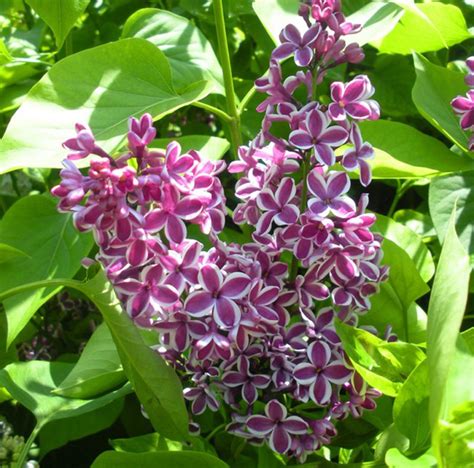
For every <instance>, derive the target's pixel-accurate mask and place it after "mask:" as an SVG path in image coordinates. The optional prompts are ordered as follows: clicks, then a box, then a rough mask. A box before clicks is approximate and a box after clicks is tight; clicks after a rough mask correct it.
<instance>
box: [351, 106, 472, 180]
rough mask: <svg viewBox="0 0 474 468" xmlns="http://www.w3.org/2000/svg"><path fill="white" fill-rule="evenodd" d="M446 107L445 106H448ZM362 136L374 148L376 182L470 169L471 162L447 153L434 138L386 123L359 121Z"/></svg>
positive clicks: (398, 124) (402, 125)
mask: <svg viewBox="0 0 474 468" xmlns="http://www.w3.org/2000/svg"><path fill="white" fill-rule="evenodd" d="M448 105H449V103H448ZM360 128H361V130H362V135H363V136H364V139H365V140H366V141H368V142H369V143H370V144H371V145H372V146H373V147H374V148H375V159H374V160H373V161H372V162H371V165H372V171H373V176H374V178H376V179H387V178H388V179H394V178H402V179H417V178H420V177H430V176H434V175H439V174H440V173H441V174H442V173H448V172H454V171H468V170H470V169H474V161H472V160H471V159H470V158H468V157H466V156H459V155H457V154H455V153H453V152H452V151H450V150H449V149H448V148H447V147H446V146H445V145H443V144H442V143H441V142H440V141H439V140H437V139H436V138H433V137H430V136H428V135H425V134H424V133H422V132H420V131H419V130H416V129H415V128H413V127H411V126H409V125H406V124H403V123H399V122H392V121H388V120H377V121H370V122H362V123H361V124H360Z"/></svg>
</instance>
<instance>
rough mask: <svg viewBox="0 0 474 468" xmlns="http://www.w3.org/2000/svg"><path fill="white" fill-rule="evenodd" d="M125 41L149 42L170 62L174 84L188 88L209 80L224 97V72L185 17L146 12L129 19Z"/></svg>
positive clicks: (124, 34) (163, 12) (125, 29)
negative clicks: (198, 82)
mask: <svg viewBox="0 0 474 468" xmlns="http://www.w3.org/2000/svg"><path fill="white" fill-rule="evenodd" d="M122 37H139V38H142V39H147V40H148V41H150V42H151V43H152V44H154V45H155V46H156V47H158V48H159V49H160V50H161V52H163V53H164V54H165V55H166V57H167V58H168V60H169V64H170V66H171V71H172V74H173V83H174V84H175V86H177V87H186V86H187V85H188V84H189V83H193V82H195V81H199V80H203V79H204V80H210V81H212V83H213V85H214V89H215V91H216V92H219V93H220V94H224V82H223V77H222V70H221V67H220V64H219V61H218V60H217V57H216V55H215V53H214V50H213V49H212V46H211V44H210V43H209V41H208V40H207V39H206V37H205V36H204V34H202V32H201V31H200V30H199V29H198V28H197V27H196V25H195V24H194V23H192V22H191V21H189V20H188V19H187V18H184V17H183V16H179V15H175V14H174V13H171V12H170V11H165V10H159V9H157V8H144V9H142V10H138V11H136V12H135V13H134V14H133V15H132V16H130V18H128V20H127V22H126V23H125V25H124V27H123V31H122Z"/></svg>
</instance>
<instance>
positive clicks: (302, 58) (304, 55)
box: [295, 47, 313, 67]
mask: <svg viewBox="0 0 474 468" xmlns="http://www.w3.org/2000/svg"><path fill="white" fill-rule="evenodd" d="M312 59H313V51H312V49H311V48H310V47H303V48H302V49H297V50H296V52H295V63H296V65H298V66H299V67H307V66H308V65H309V64H310V63H311V60H312Z"/></svg>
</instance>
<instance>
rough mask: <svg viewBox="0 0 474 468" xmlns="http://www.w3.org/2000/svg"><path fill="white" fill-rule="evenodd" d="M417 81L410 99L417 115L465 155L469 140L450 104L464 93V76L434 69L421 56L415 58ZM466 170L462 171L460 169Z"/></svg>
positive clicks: (450, 71) (414, 56)
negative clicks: (418, 113) (417, 112)
mask: <svg viewBox="0 0 474 468" xmlns="http://www.w3.org/2000/svg"><path fill="white" fill-rule="evenodd" d="M413 60H414V63H415V71H416V81H415V86H414V87H413V91H412V97H413V102H414V103H415V106H416V107H417V109H418V111H419V112H420V114H421V115H422V116H423V117H424V118H425V119H426V120H428V122H429V123H430V124H431V125H433V126H434V127H436V128H437V129H438V130H439V131H440V132H441V133H443V134H444V135H445V136H447V137H448V138H449V139H450V140H451V141H453V142H454V143H455V144H456V145H458V146H459V147H460V148H461V149H462V150H463V151H467V144H468V137H467V133H466V132H464V131H463V130H462V129H461V127H460V125H459V118H458V116H457V115H456V114H455V113H454V111H453V109H452V107H451V101H452V100H453V99H454V98H455V97H456V96H458V95H464V94H465V93H466V92H467V89H468V88H467V85H466V83H465V82H464V74H463V73H460V72H456V71H452V70H448V69H447V68H443V67H439V66H438V65H433V64H432V63H431V62H429V61H428V60H427V59H426V58H424V57H423V56H421V55H418V54H414V55H413ZM459 170H465V169H461V168H460V169H459Z"/></svg>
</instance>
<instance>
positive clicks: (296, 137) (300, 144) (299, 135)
mask: <svg viewBox="0 0 474 468" xmlns="http://www.w3.org/2000/svg"><path fill="white" fill-rule="evenodd" d="M289 142H290V144H291V145H293V146H295V147H296V148H301V149H309V148H311V147H312V146H313V138H312V137H311V135H309V134H308V133H307V132H305V131H304V130H294V131H293V132H291V133H290V137H289Z"/></svg>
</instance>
